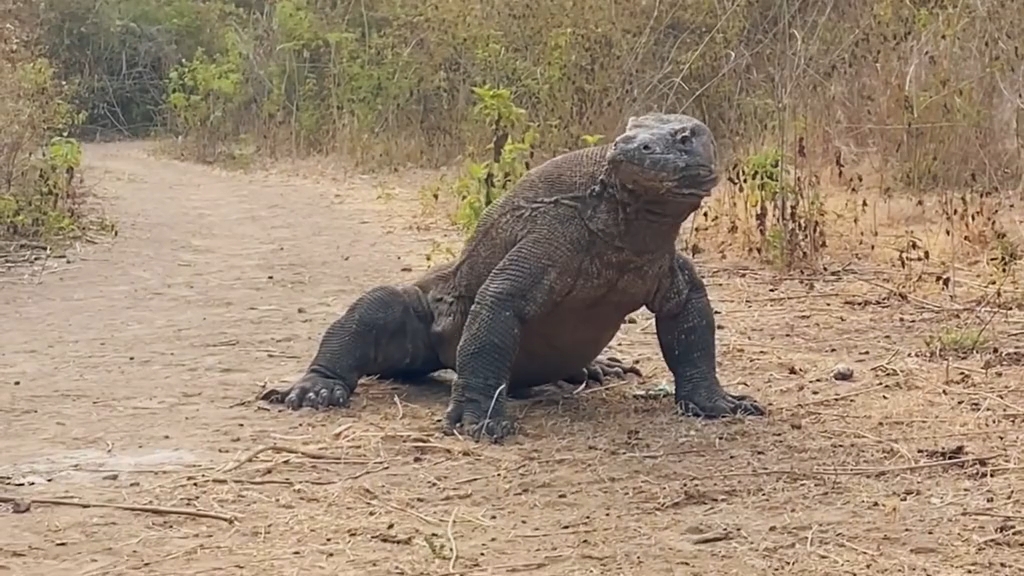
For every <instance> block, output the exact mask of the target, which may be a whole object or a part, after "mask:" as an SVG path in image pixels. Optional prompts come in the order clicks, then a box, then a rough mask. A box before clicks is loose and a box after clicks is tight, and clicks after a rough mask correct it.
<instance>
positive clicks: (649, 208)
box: [602, 172, 703, 252]
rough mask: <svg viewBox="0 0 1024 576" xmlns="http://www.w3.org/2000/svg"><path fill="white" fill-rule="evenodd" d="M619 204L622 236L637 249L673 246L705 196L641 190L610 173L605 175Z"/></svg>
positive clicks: (645, 249) (650, 249)
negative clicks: (685, 222) (682, 228)
mask: <svg viewBox="0 0 1024 576" xmlns="http://www.w3.org/2000/svg"><path fill="white" fill-rule="evenodd" d="M602 180H603V181H604V183H605V186H606V187H607V189H608V191H609V192H612V193H613V194H614V197H615V200H616V204H617V209H618V210H617V218H616V221H617V222H616V223H617V225H618V227H619V232H620V234H619V237H620V238H621V239H622V242H623V244H624V246H625V247H626V248H628V249H629V250H630V251H634V252H653V251H660V250H663V249H665V247H666V246H670V247H672V248H673V249H674V247H675V241H676V238H677V237H678V236H679V229H680V228H681V227H682V225H683V222H684V221H686V219H687V218H689V217H690V215H691V214H693V213H694V212H696V211H697V210H698V209H699V208H700V205H701V202H702V200H703V199H702V198H701V197H700V196H697V195H691V194H681V193H676V194H673V193H670V192H638V191H636V190H634V189H632V188H630V187H629V186H627V185H625V184H623V183H622V182H621V181H620V180H619V179H617V178H616V177H615V176H613V175H612V174H609V173H607V172H606V173H605V174H604V176H603V177H602Z"/></svg>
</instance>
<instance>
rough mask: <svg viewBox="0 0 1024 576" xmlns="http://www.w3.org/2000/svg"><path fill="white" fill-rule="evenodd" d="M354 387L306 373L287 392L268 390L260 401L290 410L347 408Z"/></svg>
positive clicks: (326, 377)
mask: <svg viewBox="0 0 1024 576" xmlns="http://www.w3.org/2000/svg"><path fill="white" fill-rule="evenodd" d="M353 389H355V386H349V385H347V384H345V383H344V382H343V381H341V380H337V379H334V378H330V377H328V376H326V375H322V374H316V373H314V372H307V373H306V374H305V375H304V376H303V377H302V378H300V379H299V380H298V381H297V382H296V383H295V384H293V385H292V386H291V387H290V388H288V389H287V390H279V389H276V388H268V389H267V390H266V391H264V392H263V394H261V395H260V400H263V401H266V402H269V403H271V404H284V405H285V406H287V407H288V408H290V409H292V410H298V409H299V408H317V409H320V408H331V407H342V408H344V407H348V403H349V398H350V397H351V395H352V390H353Z"/></svg>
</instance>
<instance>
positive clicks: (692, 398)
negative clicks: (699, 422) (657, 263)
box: [648, 253, 765, 418]
mask: <svg viewBox="0 0 1024 576" xmlns="http://www.w3.org/2000/svg"><path fill="white" fill-rule="evenodd" d="M648 308H649V309H650V310H651V311H652V312H654V315H655V326H656V329H657V332H658V343H659V344H660V345H661V353H662V356H663V357H664V359H665V363H666V364H667V365H668V368H669V370H671V371H672V375H673V376H674V378H675V401H676V405H677V406H678V407H679V408H680V409H681V410H682V411H683V413H685V414H687V415H690V416H699V417H705V418H717V417H723V416H729V415H751V416H763V415H764V414H765V410H764V408H762V407H761V406H760V405H759V404H758V403H757V402H756V401H754V400H753V399H752V398H750V397H749V396H741V395H734V394H729V393H728V392H726V391H725V390H724V389H723V388H722V386H721V384H720V383H719V381H718V376H717V373H716V368H715V317H714V311H713V310H712V308H711V302H710V301H709V300H708V293H707V288H706V287H705V286H704V281H703V280H702V279H701V278H700V276H699V275H698V274H697V270H696V269H695V268H694V266H693V263H692V262H690V260H688V259H687V258H686V257H685V256H683V255H682V254H679V253H677V254H676V255H675V258H674V262H673V265H672V266H671V267H670V268H669V275H668V277H667V278H666V279H665V280H664V281H663V283H662V285H661V286H659V289H658V291H657V295H656V296H655V301H654V302H653V303H652V304H651V305H648Z"/></svg>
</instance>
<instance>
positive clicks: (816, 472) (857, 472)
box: [662, 454, 1002, 508]
mask: <svg viewBox="0 0 1024 576" xmlns="http://www.w3.org/2000/svg"><path fill="white" fill-rule="evenodd" d="M1000 456H1002V454H993V455H991V456H968V457H966V458H957V459H956V460H937V461H935V462H924V463H921V464H907V465H904V466H885V467H882V468H846V469H839V468H837V469H834V470H825V469H821V468H815V469H811V470H792V469H790V470H787V469H778V468H774V469H770V470H751V471H746V470H744V471H738V472H722V473H720V474H709V475H707V476H695V477H694V478H695V479H698V480H713V479H717V478H729V477H733V478H735V477H742V476H773V475H784V476H874V475H876V474H889V473H891V472H909V471H912V470H924V469H927V468H940V467H943V466H955V465H957V464H964V463H967V462H986V461H988V460H993V459H995V458H999V457H1000ZM680 500H682V499H681V498H680V499H677V500H673V501H672V502H669V503H666V504H665V505H664V506H662V507H663V508H664V507H668V506H670V505H672V504H676V503H678V502H679V501H680Z"/></svg>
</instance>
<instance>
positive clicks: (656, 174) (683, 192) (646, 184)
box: [607, 114, 718, 204]
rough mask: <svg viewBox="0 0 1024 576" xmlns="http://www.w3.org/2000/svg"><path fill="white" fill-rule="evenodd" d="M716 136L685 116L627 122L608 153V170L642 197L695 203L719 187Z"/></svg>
mask: <svg viewBox="0 0 1024 576" xmlns="http://www.w3.org/2000/svg"><path fill="white" fill-rule="evenodd" d="M715 161H716V147H715V137H714V135H713V134H712V133H711V130H710V129H709V128H708V127H707V126H706V125H704V123H703V122H701V121H700V120H697V119H696V118H693V117H691V116H686V115H684V114H646V115H644V116H634V117H632V118H630V119H629V123H628V124H627V125H626V131H625V132H623V133H622V134H621V135H620V136H619V137H618V138H616V139H615V141H614V142H613V143H612V145H611V147H610V148H609V151H608V156H607V162H608V171H609V175H611V176H612V177H613V178H614V179H615V180H616V181H617V182H618V183H619V184H620V185H622V186H625V187H626V188H628V189H630V190H631V191H632V192H634V193H640V194H641V195H647V194H652V193H653V194H659V195H662V196H663V198H662V200H678V201H680V202H682V203H684V204H693V203H695V204H699V203H700V201H701V200H702V199H703V198H706V197H707V196H709V195H710V194H711V189H712V188H714V187H715V185H716V184H718V172H717V170H716V168H715Z"/></svg>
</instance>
